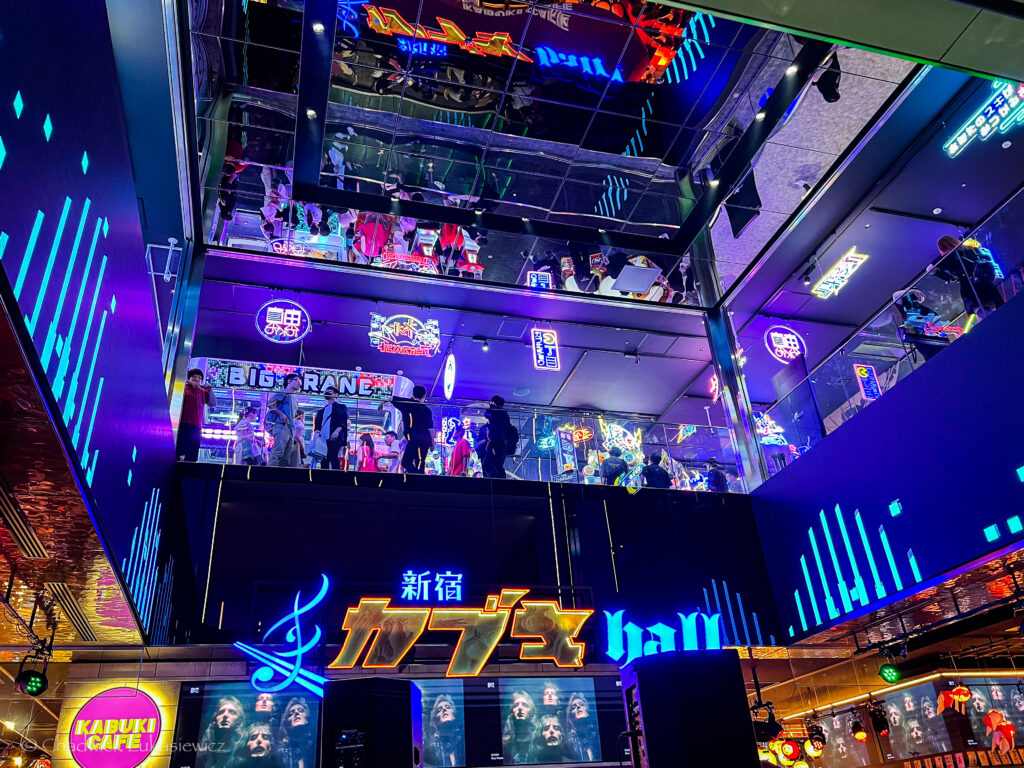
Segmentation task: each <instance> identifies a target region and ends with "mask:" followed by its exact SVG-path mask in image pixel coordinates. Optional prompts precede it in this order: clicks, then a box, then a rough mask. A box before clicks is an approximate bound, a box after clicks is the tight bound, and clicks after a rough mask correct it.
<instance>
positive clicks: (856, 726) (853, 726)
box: [850, 717, 868, 743]
mask: <svg viewBox="0 0 1024 768" xmlns="http://www.w3.org/2000/svg"><path fill="white" fill-rule="evenodd" d="M850 735H852V736H853V738H854V739H856V740H857V741H859V742H861V743H863V742H865V741H867V740H868V732H867V731H865V730H864V726H863V725H862V724H861V722H860V719H859V718H856V717H855V718H853V720H851V721H850Z"/></svg>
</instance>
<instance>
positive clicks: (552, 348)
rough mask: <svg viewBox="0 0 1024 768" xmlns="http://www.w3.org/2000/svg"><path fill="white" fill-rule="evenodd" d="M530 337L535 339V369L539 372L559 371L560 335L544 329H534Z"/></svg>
mask: <svg viewBox="0 0 1024 768" xmlns="http://www.w3.org/2000/svg"><path fill="white" fill-rule="evenodd" d="M530 336H531V338H532V339H533V367H534V368H536V369H537V370H538V371H557V370H558V369H559V368H561V367H562V366H561V363H559V361H558V334H556V333H555V332H554V331H551V330H547V329H544V328H533V329H531V331H530Z"/></svg>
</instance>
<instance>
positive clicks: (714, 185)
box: [708, 179, 721, 187]
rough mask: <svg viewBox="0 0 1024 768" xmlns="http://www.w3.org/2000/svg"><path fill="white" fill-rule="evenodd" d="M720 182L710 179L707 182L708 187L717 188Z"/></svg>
mask: <svg viewBox="0 0 1024 768" xmlns="http://www.w3.org/2000/svg"><path fill="white" fill-rule="evenodd" d="M720 183H721V182H720V181H719V180H718V179H712V180H711V181H709V182H708V186H709V187H717V186H718V185H719V184H720Z"/></svg>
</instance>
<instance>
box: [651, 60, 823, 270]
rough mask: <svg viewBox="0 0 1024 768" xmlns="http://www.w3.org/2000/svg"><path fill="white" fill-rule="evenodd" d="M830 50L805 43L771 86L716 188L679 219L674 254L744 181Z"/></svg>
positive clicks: (690, 243) (690, 241) (684, 248)
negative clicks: (787, 71) (758, 116)
mask: <svg viewBox="0 0 1024 768" xmlns="http://www.w3.org/2000/svg"><path fill="white" fill-rule="evenodd" d="M832 47H833V46H832V44H831V43H826V42H823V41H821V40H809V41H808V42H806V43H805V44H804V46H803V48H801V49H800V52H799V53H798V54H797V55H796V57H795V58H794V59H793V62H792V64H793V66H795V67H796V71H795V72H794V73H793V74H784V75H783V76H782V78H781V79H780V80H779V82H778V83H777V84H776V85H775V90H774V91H773V92H772V95H771V96H769V97H768V99H767V101H766V102H765V105H764V107H763V108H762V109H761V111H760V112H759V113H758V114H763V115H764V117H763V119H761V120H757V119H754V120H751V122H750V125H749V126H747V129H746V130H745V131H744V132H743V135H742V136H740V138H739V139H738V140H737V141H736V144H735V146H734V147H733V149H732V151H731V152H730V153H729V157H728V158H727V159H726V161H725V162H724V163H723V164H722V168H721V170H720V171H719V173H718V175H717V176H716V177H715V179H716V180H717V181H718V184H717V185H716V186H713V187H712V186H708V187H707V188H706V189H705V190H704V194H702V195H701V196H700V199H699V200H697V202H696V203H695V204H694V206H693V208H692V210H691V211H690V213H689V215H687V217H686V218H685V219H683V223H682V225H681V226H680V227H679V230H678V231H677V232H676V234H675V235H673V237H672V238H671V242H672V246H673V250H674V251H675V252H676V253H680V254H684V253H686V252H687V251H688V250H689V249H690V248H691V247H692V246H693V243H694V242H695V241H696V239H697V237H698V236H700V233H701V232H702V231H704V229H705V228H706V227H707V226H708V225H710V223H711V221H712V219H713V218H714V217H715V214H716V213H717V212H718V209H719V206H721V205H722V203H724V202H725V201H726V199H728V197H729V195H731V194H732V193H733V191H735V189H736V188H737V187H738V186H739V185H740V182H742V181H743V179H744V178H745V177H746V175H747V173H748V172H749V171H750V165H751V163H752V162H753V161H754V158H756V157H757V154H758V152H760V151H761V148H762V147H763V146H764V145H765V142H767V141H768V139H769V138H770V137H771V135H772V132H773V131H774V130H775V128H776V127H778V125H779V124H780V123H781V122H782V119H783V117H785V115H786V112H787V111H788V110H789V108H790V106H792V104H793V102H794V101H795V100H796V98H797V97H798V96H799V95H800V93H801V92H802V91H803V89H804V88H805V87H806V86H807V84H808V83H810V81H811V78H812V77H813V76H814V73H815V72H816V71H817V69H818V67H820V66H821V65H822V63H824V61H825V59H826V58H827V57H828V55H829V54H830V53H831V52H832Z"/></svg>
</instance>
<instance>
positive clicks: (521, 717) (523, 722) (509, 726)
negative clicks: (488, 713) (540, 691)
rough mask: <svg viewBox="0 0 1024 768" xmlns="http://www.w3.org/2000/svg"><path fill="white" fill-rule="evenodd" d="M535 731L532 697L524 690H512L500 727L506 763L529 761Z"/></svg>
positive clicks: (534, 708) (515, 763) (535, 714)
mask: <svg viewBox="0 0 1024 768" xmlns="http://www.w3.org/2000/svg"><path fill="white" fill-rule="evenodd" d="M536 731H537V708H536V706H534V703H533V697H531V696H530V694H528V693H527V692H526V691H523V690H517V691H513V692H512V701H511V703H510V704H509V708H508V713H507V714H506V715H505V724H504V726H503V728H502V733H501V742H502V752H503V753H504V756H505V763H506V764H510V763H511V764H513V765H518V764H520V763H529V762H530V761H531V752H532V751H533V737H534V734H535V733H536Z"/></svg>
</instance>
